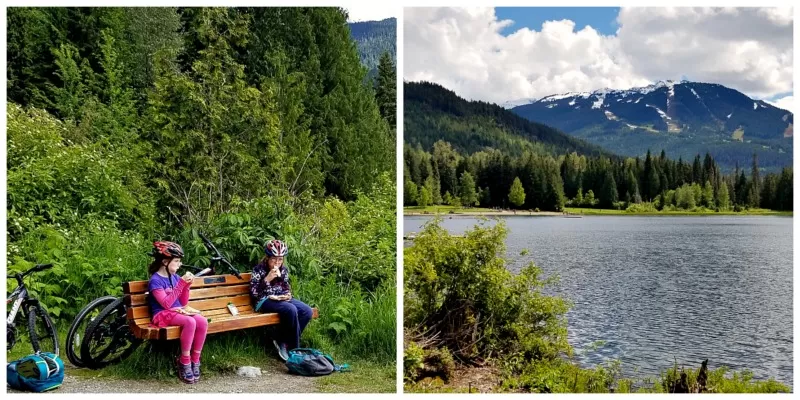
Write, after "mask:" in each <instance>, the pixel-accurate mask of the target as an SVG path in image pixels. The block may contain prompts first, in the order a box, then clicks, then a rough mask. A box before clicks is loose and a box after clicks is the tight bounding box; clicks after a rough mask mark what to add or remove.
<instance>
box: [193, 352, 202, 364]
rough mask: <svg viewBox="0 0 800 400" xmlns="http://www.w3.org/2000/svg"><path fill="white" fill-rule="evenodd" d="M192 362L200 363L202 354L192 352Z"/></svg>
mask: <svg viewBox="0 0 800 400" xmlns="http://www.w3.org/2000/svg"><path fill="white" fill-rule="evenodd" d="M192 362H193V363H195V364H197V363H199V362H200V352H198V351H193V352H192Z"/></svg>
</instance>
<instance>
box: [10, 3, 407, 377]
mask: <svg viewBox="0 0 800 400" xmlns="http://www.w3.org/2000/svg"><path fill="white" fill-rule="evenodd" d="M346 20H347V15H346V11H344V10H342V9H339V8H295V7H287V8H159V7H148V8H105V7H104V8H9V9H8V19H7V23H8V35H7V37H8V48H7V55H8V64H7V66H8V68H7V71H8V75H7V78H8V86H7V95H8V106H7V109H6V113H7V121H8V130H7V133H8V136H7V147H8V158H7V162H8V175H7V176H8V186H7V188H8V195H7V196H8V197H7V215H8V222H7V231H6V237H7V241H8V249H7V254H8V265H7V266H8V273H9V274H11V273H14V272H17V271H21V270H25V269H27V268H29V267H31V266H33V265H34V264H36V263H54V264H55V268H53V269H52V270H50V271H48V272H47V273H44V274H40V275H37V276H35V277H34V278H31V282H29V285H30V286H29V287H30V288H31V289H32V290H33V291H34V292H35V293H36V294H37V295H38V296H40V298H41V299H42V302H43V303H44V304H45V305H46V307H47V308H48V310H49V311H50V312H51V314H52V315H53V316H54V318H55V319H56V320H57V322H58V324H59V326H60V327H62V328H64V327H66V326H67V325H68V324H69V323H70V322H71V319H72V318H73V317H74V315H75V313H76V312H77V311H78V310H79V309H80V308H81V307H82V306H83V305H85V304H86V303H87V302H88V301H89V300H91V299H93V298H95V297H97V296H100V295H106V294H114V295H120V294H121V292H122V288H121V284H122V283H123V282H126V281H130V280H143V279H146V278H147V273H146V271H147V264H148V262H149V261H148V257H147V256H146V252H147V251H149V249H150V248H151V247H152V242H153V241H155V240H175V241H177V242H179V243H180V244H181V245H183V247H184V249H185V250H186V252H187V256H186V258H185V259H184V263H186V264H194V265H203V264H208V262H209V258H210V255H209V254H208V253H207V252H206V251H205V249H204V248H203V246H202V243H201V242H200V239H199V238H198V236H197V232H198V231H201V232H204V233H206V235H208V236H209V237H210V238H211V240H212V241H213V242H214V243H216V244H217V246H218V247H219V248H220V249H222V250H223V252H224V253H226V255H227V256H228V258H229V259H230V260H231V261H233V263H234V265H236V266H237V267H238V268H239V269H240V270H242V271H249V270H250V269H251V268H252V266H253V265H255V264H256V263H257V262H258V260H259V259H260V257H261V256H262V255H263V243H264V242H265V241H267V240H269V239H271V238H273V237H274V238H280V239H282V240H285V241H286V242H287V244H288V247H289V251H290V252H289V256H288V258H287V264H288V266H289V268H290V269H291V271H292V276H293V286H294V287H295V290H294V291H295V292H296V293H297V297H298V298H301V299H303V300H304V301H306V302H308V303H309V304H312V305H316V306H317V307H319V308H320V310H322V311H321V312H320V314H321V318H320V320H319V321H315V322H313V323H312V324H311V325H310V326H309V329H308V331H307V333H306V334H304V343H303V344H305V345H308V346H309V347H323V348H325V350H326V351H330V352H333V353H334V354H335V355H339V356H343V357H357V358H359V359H369V360H373V361H375V362H379V363H386V364H387V365H388V364H389V363H391V365H393V363H394V359H395V342H396V340H395V332H396V331H395V325H396V322H395V321H396V320H395V314H396V313H395V293H396V288H395V286H396V285H395V258H396V257H395V256H396V248H395V247H396V245H395V243H396V241H395V226H396V217H395V209H396V207H395V193H396V191H395V190H396V189H395V184H394V176H395V168H396V167H395V143H396V142H395V140H396V132H395V126H394V118H395V112H396V111H395V98H394V97H395V93H396V91H395V85H396V83H395V68H394V64H393V62H392V60H391V57H389V56H388V55H384V56H383V57H381V63H380V65H379V68H378V70H379V76H378V77H377V79H376V80H375V83H374V84H373V83H372V82H370V81H368V80H366V79H365V77H366V73H367V69H366V68H365V67H364V66H362V65H361V63H360V60H359V54H358V52H357V49H356V44H355V42H354V41H353V40H352V38H351V35H350V30H349V27H348V25H347V22H346ZM12 283H13V282H11V281H9V283H8V284H9V285H11V284H12ZM252 336H256V335H252ZM213 338H214V337H213V336H212V337H210V340H209V344H210V345H211V346H212V347H213V343H214V341H215V340H214V339H213ZM253 340H255V338H253ZM140 351H141V350H140ZM212 353H213V350H212ZM211 368H212V369H213V368H214V366H213V364H212V365H211ZM391 368H392V371H393V368H394V367H393V366H392V367H391ZM147 373H155V372H153V371H148V372H147ZM393 382H394V381H393V378H392V383H391V385H392V386H393V385H394V383H393Z"/></svg>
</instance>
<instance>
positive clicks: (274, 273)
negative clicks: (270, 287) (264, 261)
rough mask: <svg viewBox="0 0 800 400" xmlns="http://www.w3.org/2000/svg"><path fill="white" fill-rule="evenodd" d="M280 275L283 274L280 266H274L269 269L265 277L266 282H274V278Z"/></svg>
mask: <svg viewBox="0 0 800 400" xmlns="http://www.w3.org/2000/svg"><path fill="white" fill-rule="evenodd" d="M279 276H281V270H280V268H273V269H271V270H269V273H268V274H267V276H266V277H265V278H264V282H266V283H270V282H272V280H273V279H275V278H277V277H279Z"/></svg>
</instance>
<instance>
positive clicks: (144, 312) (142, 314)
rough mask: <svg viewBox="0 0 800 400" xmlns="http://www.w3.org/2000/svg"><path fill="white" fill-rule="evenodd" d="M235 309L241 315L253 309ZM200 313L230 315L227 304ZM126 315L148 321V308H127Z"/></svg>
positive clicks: (246, 306) (240, 307)
mask: <svg viewBox="0 0 800 400" xmlns="http://www.w3.org/2000/svg"><path fill="white" fill-rule="evenodd" d="M236 309H237V310H239V313H243V312H246V311H253V307H252V306H251V305H249V304H247V305H243V306H237V307H236ZM200 311H202V314H203V315H219V314H229V313H230V311H228V307H227V304H226V307H223V308H216V309H209V310H200ZM127 315H128V319H134V320H138V319H142V318H147V319H148V320H149V319H150V307H148V306H139V307H133V308H128V310H127Z"/></svg>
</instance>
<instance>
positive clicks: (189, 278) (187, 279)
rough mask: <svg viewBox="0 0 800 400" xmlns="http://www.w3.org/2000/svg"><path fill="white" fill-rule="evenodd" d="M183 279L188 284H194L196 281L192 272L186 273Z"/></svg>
mask: <svg viewBox="0 0 800 400" xmlns="http://www.w3.org/2000/svg"><path fill="white" fill-rule="evenodd" d="M181 279H183V280H184V281H185V282H186V283H192V281H194V274H193V273H191V272H186V273H185V274H183V276H182V277H181Z"/></svg>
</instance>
